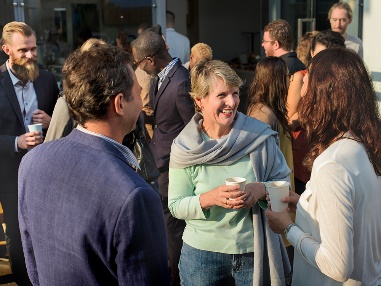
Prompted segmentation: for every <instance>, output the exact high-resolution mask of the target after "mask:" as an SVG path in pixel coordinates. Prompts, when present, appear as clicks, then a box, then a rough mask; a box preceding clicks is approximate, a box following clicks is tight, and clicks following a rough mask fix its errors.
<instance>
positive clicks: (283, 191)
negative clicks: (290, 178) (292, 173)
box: [265, 181, 290, 212]
mask: <svg viewBox="0 0 381 286" xmlns="http://www.w3.org/2000/svg"><path fill="white" fill-rule="evenodd" d="M265 185H266V191H267V192H268V193H269V196H270V203H271V210H272V211H274V212H282V211H284V210H285V209H286V208H287V207H288V203H284V202H282V201H281V199H282V198H284V197H288V195H289V190H290V183H289V182H287V181H274V182H267V183H266V184H265Z"/></svg>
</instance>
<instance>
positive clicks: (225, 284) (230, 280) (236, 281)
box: [179, 243, 254, 286]
mask: <svg viewBox="0 0 381 286" xmlns="http://www.w3.org/2000/svg"><path fill="white" fill-rule="evenodd" d="M179 269H180V280H181V285H182V286H194V285H197V286H218V285H221V286H230V285H232V286H234V285H235V286H246V285H250V286H251V285H253V269H254V253H253V252H251V253H244V254H225V253H218V252H211V251H205V250H199V249H196V248H193V247H191V246H189V245H187V244H186V243H183V247H182V249H181V256H180V263H179Z"/></svg>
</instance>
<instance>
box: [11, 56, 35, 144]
mask: <svg viewBox="0 0 381 286" xmlns="http://www.w3.org/2000/svg"><path fill="white" fill-rule="evenodd" d="M5 64H6V66H7V70H8V73H9V76H10V78H11V81H12V85H13V87H14V89H15V93H16V96H17V100H18V102H19V106H20V110H21V115H22V118H23V122H24V126H25V130H26V131H27V132H29V128H28V125H29V124H33V119H32V116H33V113H34V112H35V111H36V110H37V109H38V101H37V95H36V91H35V89H34V85H33V82H32V81H28V82H27V83H26V84H23V82H22V81H21V80H20V79H18V78H17V77H16V76H15V75H14V74H13V73H12V71H11V69H10V67H9V63H8V61H6V63H5ZM17 138H18V136H17V137H16V139H15V151H16V152H18V147H17Z"/></svg>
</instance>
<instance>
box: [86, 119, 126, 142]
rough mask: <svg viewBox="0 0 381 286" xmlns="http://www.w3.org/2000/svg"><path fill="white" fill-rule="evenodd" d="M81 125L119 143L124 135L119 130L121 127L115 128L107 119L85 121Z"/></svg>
mask: <svg viewBox="0 0 381 286" xmlns="http://www.w3.org/2000/svg"><path fill="white" fill-rule="evenodd" d="M83 127H84V128H86V129H87V130H89V131H91V132H94V133H98V134H101V135H103V136H106V137H108V138H111V139H113V140H115V141H116V142H119V143H121V144H122V141H123V137H124V135H125V134H123V132H121V128H115V126H114V124H112V123H111V122H108V121H89V122H86V123H85V124H84V126H83Z"/></svg>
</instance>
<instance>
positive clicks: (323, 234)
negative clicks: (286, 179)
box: [266, 48, 381, 286]
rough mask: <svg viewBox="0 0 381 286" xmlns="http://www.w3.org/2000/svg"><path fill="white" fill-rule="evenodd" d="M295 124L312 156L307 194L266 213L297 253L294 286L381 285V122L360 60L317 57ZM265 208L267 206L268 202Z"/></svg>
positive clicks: (343, 53) (341, 53)
mask: <svg viewBox="0 0 381 286" xmlns="http://www.w3.org/2000/svg"><path fill="white" fill-rule="evenodd" d="M302 95H303V97H302V100H301V102H300V107H299V108H300V111H299V118H300V120H301V124H302V125H303V126H305V128H306V131H307V135H308V139H309V141H310V143H311V151H310V153H309V155H308V156H307V159H306V161H305V166H306V167H308V168H310V169H311V168H312V174H311V179H310V181H309V182H308V183H307V186H306V190H305V191H304V193H303V194H302V195H301V196H300V197H299V195H297V194H295V193H292V192H290V196H289V197H286V198H283V199H282V200H283V201H284V202H288V203H289V211H291V210H293V209H295V206H296V221H295V224H294V223H292V220H291V218H290V216H289V214H288V210H286V211H283V212H273V211H271V210H267V211H266V216H267V217H268V222H269V225H270V227H271V229H272V230H273V231H274V232H276V233H281V232H283V231H284V232H285V234H286V236H287V239H288V241H289V242H290V243H291V244H292V245H293V246H294V248H295V258H294V267H293V269H294V272H293V284H292V285H296V286H298V285H309V286H314V285H316V286H317V285H319V286H320V285H351V286H353V285H381V243H380V241H381V224H380V220H381V211H380V210H381V189H380V185H381V135H380V134H381V133H380V130H381V118H380V114H379V111H378V108H377V103H376V95H375V92H374V89H373V85H372V80H371V78H370V77H369V75H368V72H367V70H366V68H365V66H364V64H363V61H362V60H361V58H360V57H359V56H358V55H357V54H356V53H355V52H353V51H351V50H348V49H342V48H338V49H336V48H334V49H327V50H323V51H321V52H320V53H318V54H317V55H316V56H315V57H314V58H313V59H312V60H311V63H310V67H309V69H308V73H307V75H306V76H305V78H304V84H303V88H302ZM270 203H271V201H270Z"/></svg>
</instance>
